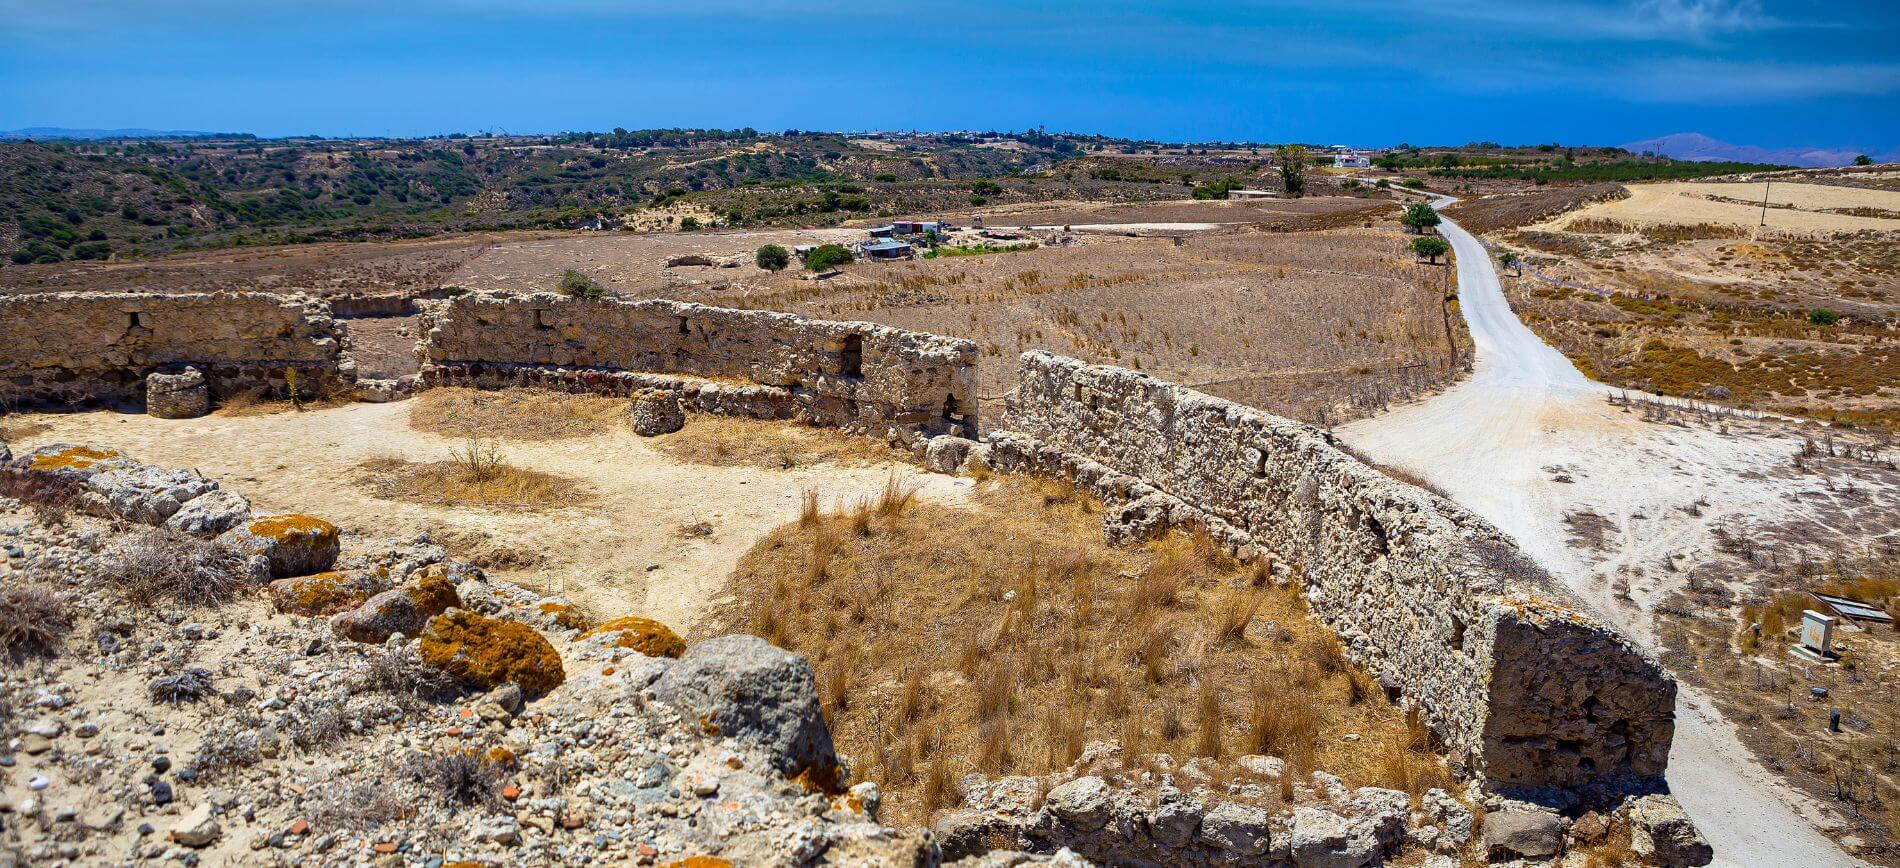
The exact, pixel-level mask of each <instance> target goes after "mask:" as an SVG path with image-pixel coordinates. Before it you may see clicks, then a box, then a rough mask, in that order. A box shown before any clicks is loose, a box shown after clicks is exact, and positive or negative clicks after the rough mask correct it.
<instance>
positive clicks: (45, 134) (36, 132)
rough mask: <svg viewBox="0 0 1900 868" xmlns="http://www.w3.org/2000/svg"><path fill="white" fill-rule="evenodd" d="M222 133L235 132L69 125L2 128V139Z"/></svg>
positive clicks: (190, 136)
mask: <svg viewBox="0 0 1900 868" xmlns="http://www.w3.org/2000/svg"><path fill="white" fill-rule="evenodd" d="M222 135H234V134H230V133H208V132H202V131H199V130H144V129H129V130H79V129H71V128H68V127H27V128H25V129H19V130H0V139H201V138H208V137H211V136H222Z"/></svg>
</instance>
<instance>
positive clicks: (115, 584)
mask: <svg viewBox="0 0 1900 868" xmlns="http://www.w3.org/2000/svg"><path fill="white" fill-rule="evenodd" d="M89 581H90V582H91V583H92V584H93V585H95V586H97V587H100V588H103V589H105V590H108V591H112V592H114V593H117V594H118V595H120V596H121V597H124V598H125V600H126V602H128V603H131V604H132V605H134V606H138V607H141V608H143V607H149V606H153V605H156V604H158V603H161V602H165V603H172V604H176V605H181V606H214V605H218V604H221V603H225V602H228V601H230V600H231V599H233V598H235V597H236V596H237V595H238V592H239V591H240V590H242V589H243V588H244V587H245V586H246V585H247V584H248V574H247V573H246V571H245V568H244V561H243V560H242V559H241V558H239V557H238V556H237V555H236V554H235V553H233V552H232V551H231V550H230V549H227V548H225V547H224V546H221V545H219V544H217V543H215V542H212V541H210V540H204V539H199V538H198V537H195V536H190V535H188V534H182V533H177V532H175V531H169V530H163V529H156V528H154V529H149V530H140V531H137V532H134V533H133V534H132V535H130V536H128V537H125V538H123V539H121V540H119V541H118V542H116V543H114V544H113V545H112V546H111V547H110V548H108V549H106V550H105V551H103V552H100V553H99V554H98V555H97V556H96V557H94V558H93V564H92V570H91V574H90V576H89Z"/></svg>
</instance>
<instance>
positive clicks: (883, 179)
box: [871, 172, 897, 184]
mask: <svg viewBox="0 0 1900 868" xmlns="http://www.w3.org/2000/svg"><path fill="white" fill-rule="evenodd" d="M871 180H873V181H878V182H880V183H884V184H894V183H896V182H897V176H896V175H893V174H891V173H890V172H880V173H878V174H877V175H876V176H874V177H873V178H872V179H871Z"/></svg>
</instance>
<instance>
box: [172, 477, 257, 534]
mask: <svg viewBox="0 0 1900 868" xmlns="http://www.w3.org/2000/svg"><path fill="white" fill-rule="evenodd" d="M250 517H251V502H250V501H248V500H245V499H244V495H241V494H238V493H237V492H235V491H231V490H229V489H224V488H220V489H218V490H216V491H210V492H206V493H204V494H201V495H199V496H197V497H194V498H192V499H190V500H188V501H185V504H184V506H182V507H179V509H178V511H177V512H174V513H172V515H171V517H170V518H168V519H165V526H166V527H168V528H170V529H172V530H175V531H178V532H180V533H188V534H192V535H193V536H217V535H219V534H221V533H224V532H225V531H228V530H230V529H231V528H234V527H237V526H238V525H239V524H241V523H242V522H243V521H244V520H245V519H247V518H250Z"/></svg>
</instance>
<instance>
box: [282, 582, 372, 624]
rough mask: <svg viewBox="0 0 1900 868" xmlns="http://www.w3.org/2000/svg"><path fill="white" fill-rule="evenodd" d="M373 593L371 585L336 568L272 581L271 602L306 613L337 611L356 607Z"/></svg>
mask: <svg viewBox="0 0 1900 868" xmlns="http://www.w3.org/2000/svg"><path fill="white" fill-rule="evenodd" d="M369 595H370V591H369V588H367V587H363V586H361V585H360V584H359V583H355V582H353V581H351V579H350V577H348V576H346V575H344V574H343V573H339V572H334V571H333V572H325V573H317V574H316V575H311V576H304V577H302V578H296V579H278V580H277V581H275V582H271V584H270V596H271V602H272V603H274V604H275V605H276V606H277V611H279V612H283V613H286V614H290V615H303V616H305V617H316V616H318V615H334V614H336V613H337V612H341V611H344V610H345V609H352V608H355V607H357V606H360V605H362V603H363V601H364V600H367V599H369Z"/></svg>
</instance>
